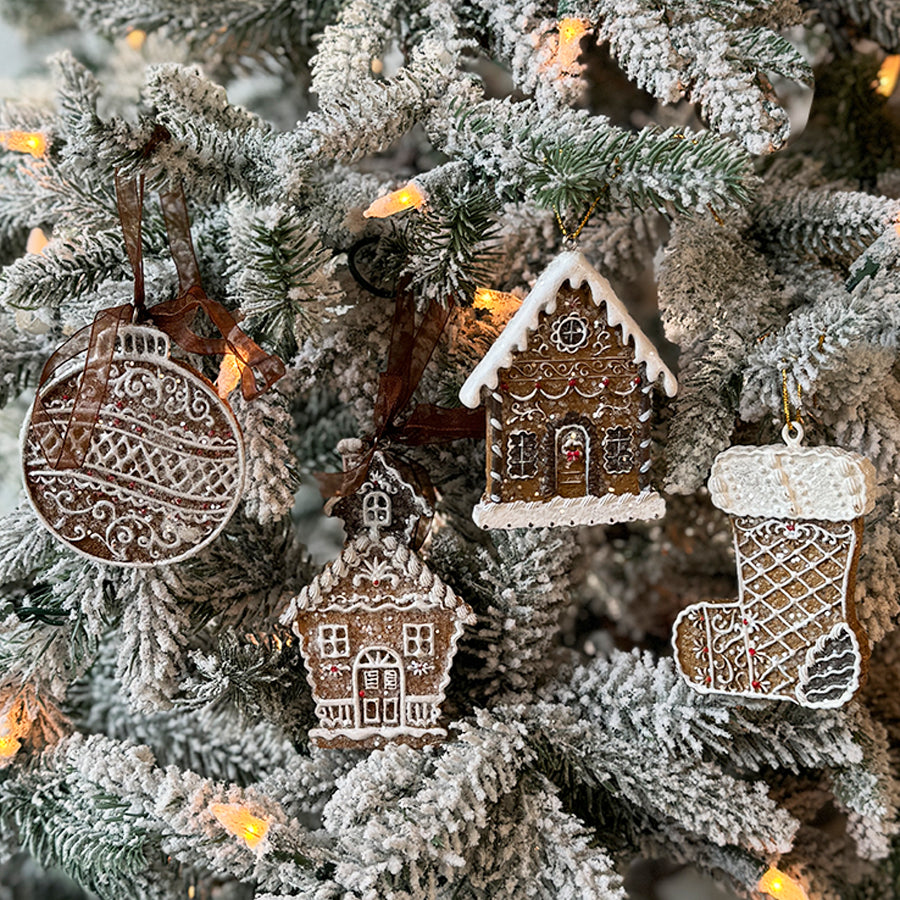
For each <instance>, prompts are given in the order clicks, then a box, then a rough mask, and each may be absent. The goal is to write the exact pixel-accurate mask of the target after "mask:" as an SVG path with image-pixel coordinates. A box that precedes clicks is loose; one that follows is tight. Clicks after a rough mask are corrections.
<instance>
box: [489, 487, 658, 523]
mask: <svg viewBox="0 0 900 900" xmlns="http://www.w3.org/2000/svg"><path fill="white" fill-rule="evenodd" d="M665 512H666V501H665V500H663V498H662V497H661V496H660V495H659V494H658V493H657V492H656V491H651V490H647V491H641V493H640V494H604V495H603V496H602V497H592V496H587V497H554V498H553V499H552V500H544V501H541V500H536V501H525V500H514V501H511V502H509V503H492V502H490V501H485V500H484V499H483V498H482V500H481V502H480V503H479V504H478V505H477V506H476V507H475V509H473V510H472V519H473V521H474V522H475V524H476V525H478V526H479V527H481V528H538V527H550V528H554V527H563V526H567V525H568V526H572V525H610V524H612V523H613V522H633V521H636V520H647V519H659V518H661V517H662V516H663V515H665Z"/></svg>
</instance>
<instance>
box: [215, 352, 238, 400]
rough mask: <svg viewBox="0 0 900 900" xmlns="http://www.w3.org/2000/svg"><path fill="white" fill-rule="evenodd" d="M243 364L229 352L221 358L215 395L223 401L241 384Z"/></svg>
mask: <svg viewBox="0 0 900 900" xmlns="http://www.w3.org/2000/svg"><path fill="white" fill-rule="evenodd" d="M244 366H245V363H244V361H243V360H242V359H240V358H239V357H237V356H235V355H234V354H233V353H232V352H231V351H230V350H229V351H227V352H226V353H225V355H224V356H223V357H222V362H221V363H219V375H218V377H217V378H216V393H217V394H218V395H219V396H220V397H221V398H222V399H223V400H225V399H227V397H228V395H229V394H230V393H231V392H232V391H233V390H234V389H235V388H236V387H237V386H238V385H239V384H240V383H241V373H242V372H243V371H244Z"/></svg>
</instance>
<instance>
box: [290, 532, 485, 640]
mask: <svg viewBox="0 0 900 900" xmlns="http://www.w3.org/2000/svg"><path fill="white" fill-rule="evenodd" d="M366 562H377V563H380V564H381V565H382V566H384V567H385V574H384V575H382V576H381V577H380V579H379V580H383V581H384V582H385V589H384V592H383V593H382V595H381V597H380V598H378V599H377V600H376V598H373V597H371V596H369V595H368V594H366V593H365V592H364V590H356V589H354V588H351V589H350V590H345V591H344V592H342V593H335V590H334V589H335V587H336V585H337V584H339V583H340V582H342V581H346V580H348V579H352V578H353V576H354V575H358V574H359V573H360V571H361V570H362V569H363V567H364V564H365V563H366ZM392 575H396V576H397V578H398V581H399V584H398V585H397V587H396V588H393V587H390V586H389V582H390V581H391V576H392ZM382 605H384V606H403V607H407V608H412V607H419V608H421V607H434V606H443V607H444V608H446V609H455V610H456V614H457V616H458V617H459V618H461V619H462V621H463V622H465V623H466V624H469V625H473V624H474V623H475V621H476V620H475V616H474V615H473V614H472V613H471V611H470V610H469V607H468V605H467V604H466V603H465V602H464V601H463V600H462V599H460V598H459V597H457V596H456V594H455V593H454V592H453V589H452V588H450V587H449V586H448V585H446V584H444V582H443V581H441V579H440V578H438V576H437V575H435V574H434V572H432V571H431V569H429V568H428V566H426V565H425V563H423V562H422V560H421V559H419V557H418V556H416V554H415V553H413V551H412V550H410V549H409V547H407V546H405V545H404V544H403V543H402V542H401V541H398V540H397V538H396V537H394V536H393V535H388V536H386V537H384V538H382V539H381V540H379V541H373V540H372V538H371V537H369V535H367V534H361V535H359V537H357V538H356V539H355V540H354V541H353V542H352V543H350V544H348V545H347V546H346V547H344V549H343V551H342V552H341V555H340V556H339V557H338V558H337V559H336V560H335V561H334V562H333V563H331V564H330V565H329V566H327V567H326V568H325V569H324V570H323V571H322V572H321V573H320V574H319V575H317V576H316V577H315V578H314V579H313V580H312V581H311V582H310V583H309V584H308V585H307V586H306V587H305V588H303V590H302V591H300V593H299V594H298V595H297V596H296V597H293V598H292V599H291V602H290V603H289V604H288V607H287V609H286V610H285V611H284V613H283V614H282V616H281V623H282V624H283V625H290V624H292V623H293V621H294V618H295V617H296V615H297V613H299V612H301V611H305V610H314V609H326V608H332V609H343V610H348V611H349V610H351V609H359V608H366V609H373V608H375V607H378V606H382Z"/></svg>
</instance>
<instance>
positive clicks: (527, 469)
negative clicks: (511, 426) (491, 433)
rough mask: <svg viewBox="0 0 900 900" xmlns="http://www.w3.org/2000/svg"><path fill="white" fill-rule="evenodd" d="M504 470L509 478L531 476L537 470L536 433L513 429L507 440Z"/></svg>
mask: <svg viewBox="0 0 900 900" xmlns="http://www.w3.org/2000/svg"><path fill="white" fill-rule="evenodd" d="M506 471H507V472H508V473H509V477H510V478H531V477H532V476H533V475H534V474H535V473H536V472H537V435H536V434H535V433H534V432H533V431H514V432H513V433H512V434H510V436H509V439H508V441H507V453H506Z"/></svg>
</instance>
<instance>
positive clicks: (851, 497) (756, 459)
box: [709, 444, 877, 522]
mask: <svg viewBox="0 0 900 900" xmlns="http://www.w3.org/2000/svg"><path fill="white" fill-rule="evenodd" d="M709 492H710V496H711V498H712V502H713V503H714V504H715V505H716V506H718V507H719V509H721V510H724V511H725V512H727V513H730V514H732V515H741V516H755V517H766V518H778V519H826V520H828V521H830V522H839V521H845V520H850V519H855V518H856V517H857V516H861V515H864V514H865V513H868V512H871V511H872V509H873V507H874V506H875V496H876V493H877V483H876V475H875V467H874V466H873V465H872V463H871V462H869V460H868V459H866V458H865V457H864V456H860V455H859V454H858V453H853V452H851V451H849V450H842V449H840V448H839V447H798V446H782V445H781V444H772V445H771V446H768V447H731V448H729V449H728V450H726V451H725V452H724V453H720V454H719V456H718V457H716V460H715V462H714V463H713V466H712V472H711V474H710V478H709Z"/></svg>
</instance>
